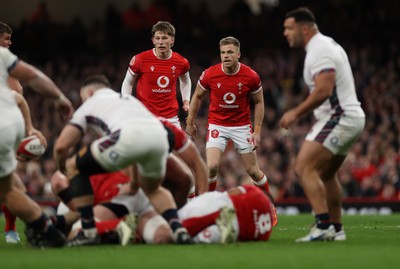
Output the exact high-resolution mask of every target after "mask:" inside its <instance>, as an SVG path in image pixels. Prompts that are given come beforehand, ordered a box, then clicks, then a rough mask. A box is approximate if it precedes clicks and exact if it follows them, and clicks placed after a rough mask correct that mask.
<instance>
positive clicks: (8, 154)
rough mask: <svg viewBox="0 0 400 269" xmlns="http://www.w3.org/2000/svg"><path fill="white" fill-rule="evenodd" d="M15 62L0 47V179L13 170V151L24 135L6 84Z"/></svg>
mask: <svg viewBox="0 0 400 269" xmlns="http://www.w3.org/2000/svg"><path fill="white" fill-rule="evenodd" d="M17 61H18V58H17V56H15V55H14V54H13V53H11V52H10V51H9V50H8V49H6V48H3V47H0V177H4V176H7V175H9V174H11V173H12V171H14V170H15V167H16V165H17V160H16V158H15V151H16V149H17V147H18V145H19V142H20V141H21V139H22V138H23V137H24V133H25V126H24V118H23V117H22V113H21V111H20V109H19V108H18V106H17V103H16V101H15V97H14V94H13V93H12V92H11V89H10V88H9V87H8V83H7V79H8V76H9V75H8V74H9V72H10V70H12V68H13V67H14V66H15V64H16V63H17Z"/></svg>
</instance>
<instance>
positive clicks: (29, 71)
mask: <svg viewBox="0 0 400 269" xmlns="http://www.w3.org/2000/svg"><path fill="white" fill-rule="evenodd" d="M10 76H12V77H13V78H16V79H18V80H19V81H21V82H23V83H26V84H28V85H29V86H30V87H32V88H33V89H34V90H35V91H36V92H38V93H40V94H41V95H43V96H46V97H49V98H52V99H54V100H55V101H56V104H57V106H58V109H59V110H60V112H61V114H62V116H63V117H64V119H70V118H71V117H72V113H73V112H74V108H73V106H72V104H71V102H70V101H69V100H68V99H67V98H66V97H65V96H64V94H63V93H62V92H61V90H60V89H59V88H58V87H57V86H56V85H55V84H54V83H53V81H52V80H51V79H50V78H49V77H48V76H47V75H45V74H44V73H43V72H41V71H40V70H39V69H37V68H35V67H34V66H32V65H30V64H28V63H25V62H24V61H21V60H20V61H18V62H17V64H16V65H15V67H14V68H13V69H12V70H11V71H10Z"/></svg>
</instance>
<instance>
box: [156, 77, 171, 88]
mask: <svg viewBox="0 0 400 269" xmlns="http://www.w3.org/2000/svg"><path fill="white" fill-rule="evenodd" d="M157 85H158V87H160V88H165V87H167V86H168V85H169V78H168V77H167V76H161V77H159V78H158V79H157Z"/></svg>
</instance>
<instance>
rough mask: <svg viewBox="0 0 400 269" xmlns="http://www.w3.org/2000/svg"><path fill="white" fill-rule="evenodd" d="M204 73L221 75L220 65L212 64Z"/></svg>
mask: <svg viewBox="0 0 400 269" xmlns="http://www.w3.org/2000/svg"><path fill="white" fill-rule="evenodd" d="M204 72H205V73H207V74H217V73H222V64H221V63H218V64H214V65H212V66H210V67H208V68H207V69H205V70H204Z"/></svg>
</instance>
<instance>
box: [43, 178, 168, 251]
mask: <svg viewBox="0 0 400 269" xmlns="http://www.w3.org/2000/svg"><path fill="white" fill-rule="evenodd" d="M51 183H52V189H53V192H54V193H55V194H57V195H58V196H59V197H60V199H61V200H62V201H63V203H60V205H59V206H58V209H57V216H55V217H54V218H55V219H56V221H55V223H57V227H58V228H60V229H62V230H64V231H65V232H66V233H67V234H68V237H69V238H73V237H74V236H76V235H77V233H79V232H81V223H80V221H78V220H79V217H80V215H79V213H78V212H76V208H75V206H74V204H73V203H72V202H71V198H70V197H69V196H70V195H69V188H68V187H69V182H68V179H67V178H66V176H65V175H63V174H62V173H61V172H59V171H57V172H56V173H54V175H53V177H52V178H51ZM90 183H91V185H92V187H93V193H94V205H95V207H94V216H95V219H96V228H97V231H98V233H99V235H100V241H101V243H108V244H109V243H111V244H113V243H117V244H118V243H119V244H121V245H126V244H127V243H129V242H130V241H134V242H136V243H139V242H144V243H154V244H159V243H170V242H172V233H171V230H170V228H169V225H168V223H167V222H166V221H165V220H164V219H163V218H162V217H161V216H160V215H159V214H158V213H157V212H156V211H155V210H154V208H153V206H152V205H151V203H150V201H149V199H148V198H147V197H146V196H145V195H144V193H143V191H142V190H141V189H139V190H137V192H136V193H135V194H131V188H130V178H129V177H128V176H127V175H126V174H125V173H123V172H119V171H118V172H113V173H105V174H97V175H93V176H91V177H90ZM118 195H119V196H118ZM117 196H118V197H117ZM125 204H126V206H125ZM72 224H74V225H73V226H72ZM71 226H72V229H71Z"/></svg>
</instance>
